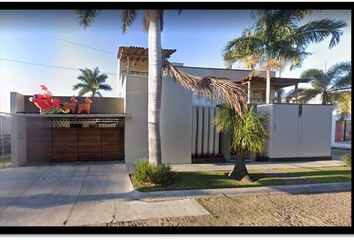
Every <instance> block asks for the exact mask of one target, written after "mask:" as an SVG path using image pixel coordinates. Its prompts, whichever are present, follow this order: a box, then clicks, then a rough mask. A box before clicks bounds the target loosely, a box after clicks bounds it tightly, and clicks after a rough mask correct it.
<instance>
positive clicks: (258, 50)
mask: <svg viewBox="0 0 354 240" xmlns="http://www.w3.org/2000/svg"><path fill="white" fill-rule="evenodd" d="M312 12H313V11H311V10H256V11H253V12H252V15H253V16H254V17H255V19H256V23H255V24H254V25H253V26H252V27H251V28H250V29H247V30H246V31H245V32H244V33H243V34H242V36H241V37H239V38H236V39H233V40H231V41H229V42H228V43H227V44H226V46H225V48H224V53H223V57H224V61H225V63H226V64H227V66H228V67H231V66H232V64H233V63H235V62H237V61H240V62H241V63H242V62H244V61H245V59H247V58H248V57H252V59H256V60H258V61H257V65H258V66H260V67H261V68H263V69H265V70H266V77H267V82H266V91H267V92H266V103H269V94H270V92H269V90H270V75H271V71H272V69H279V68H281V67H282V62H284V61H285V62H286V63H289V62H290V64H291V65H290V69H291V70H292V69H293V68H295V67H300V66H301V64H302V62H303V60H304V58H305V57H306V56H308V55H310V53H309V52H306V48H307V47H308V45H309V44H311V43H319V42H322V41H323V40H325V39H326V38H327V37H329V36H331V41H330V44H329V47H330V48H332V47H333V46H335V45H336V44H337V43H338V42H339V40H340V36H341V35H342V31H341V30H340V29H342V28H343V27H345V26H347V24H346V23H345V22H344V21H335V20H329V19H322V20H317V21H311V22H308V23H306V24H304V25H302V26H298V25H299V22H300V21H301V20H303V19H304V17H305V16H307V15H309V14H311V13H312ZM253 64H254V63H253ZM254 65H255V64H254Z"/></svg>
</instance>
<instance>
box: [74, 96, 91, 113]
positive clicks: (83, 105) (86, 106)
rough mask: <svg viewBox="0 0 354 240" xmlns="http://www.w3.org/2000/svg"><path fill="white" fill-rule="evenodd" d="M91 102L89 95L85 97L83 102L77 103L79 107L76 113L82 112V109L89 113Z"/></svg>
mask: <svg viewBox="0 0 354 240" xmlns="http://www.w3.org/2000/svg"><path fill="white" fill-rule="evenodd" d="M91 103H92V101H91V100H90V98H89V97H87V98H86V99H85V103H80V104H79V109H78V110H77V113H82V112H83V111H85V112H86V113H90V108H91Z"/></svg>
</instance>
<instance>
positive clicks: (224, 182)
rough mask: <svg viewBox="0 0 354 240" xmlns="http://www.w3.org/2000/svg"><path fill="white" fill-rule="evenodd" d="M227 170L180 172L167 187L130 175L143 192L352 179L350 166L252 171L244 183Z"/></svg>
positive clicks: (136, 186)
mask: <svg viewBox="0 0 354 240" xmlns="http://www.w3.org/2000/svg"><path fill="white" fill-rule="evenodd" d="M225 173H227V171H212V172H177V173H176V177H175V181H174V183H173V184H171V185H169V186H166V187H161V186H154V185H149V184H145V183H141V182H139V181H137V180H136V179H135V178H134V175H131V179H132V183H133V185H134V187H135V188H136V189H137V190H139V191H142V192H146V191H160V190H182V189H185V190H186V189H207V188H233V187H257V186H269V185H287V184H306V183H330V182H348V181H351V168H350V167H322V168H291V169H277V170H274V169H273V170H272V171H271V172H265V171H263V172H260V171H258V172H257V171H254V170H250V171H249V173H250V176H251V178H252V179H253V182H252V183H241V182H239V181H236V180H233V179H230V178H228V177H227V176H226V175H225Z"/></svg>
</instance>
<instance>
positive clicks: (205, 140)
mask: <svg viewBox="0 0 354 240" xmlns="http://www.w3.org/2000/svg"><path fill="white" fill-rule="evenodd" d="M203 116H204V117H203V150H202V152H203V153H204V154H207V153H209V150H208V148H209V143H208V142H209V134H208V133H209V107H203Z"/></svg>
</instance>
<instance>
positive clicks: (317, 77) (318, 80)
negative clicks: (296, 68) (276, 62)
mask: <svg viewBox="0 0 354 240" xmlns="http://www.w3.org/2000/svg"><path fill="white" fill-rule="evenodd" d="M300 78H307V79H311V84H312V86H313V87H314V88H317V89H326V88H327V87H328V86H329V83H330V79H328V78H327V77H326V74H325V73H324V72H323V71H322V70H319V69H315V68H311V69H307V70H305V71H304V72H303V73H302V74H301V76H300Z"/></svg>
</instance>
